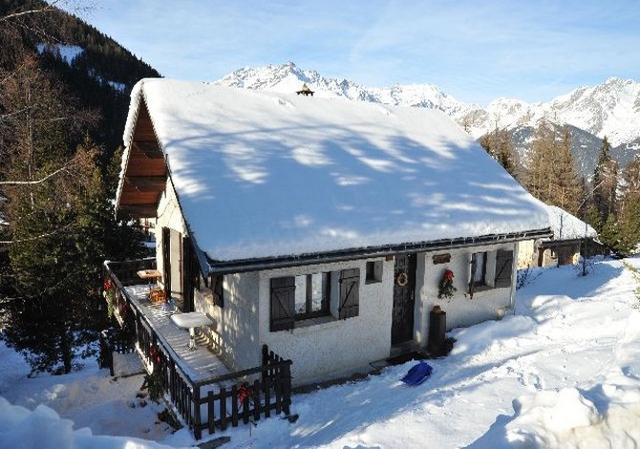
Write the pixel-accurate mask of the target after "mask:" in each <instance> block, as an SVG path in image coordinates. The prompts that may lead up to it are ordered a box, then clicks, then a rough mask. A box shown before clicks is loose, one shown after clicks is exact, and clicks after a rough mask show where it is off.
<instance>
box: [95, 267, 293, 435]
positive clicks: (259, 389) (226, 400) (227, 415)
mask: <svg viewBox="0 0 640 449" xmlns="http://www.w3.org/2000/svg"><path fill="white" fill-rule="evenodd" d="M147 268H155V259H143V260H139V261H130V262H108V263H105V275H106V276H107V277H109V278H110V279H111V282H112V283H113V285H114V286H115V288H116V289H117V290H118V292H119V297H121V298H123V299H125V300H126V301H127V302H128V304H129V307H130V308H131V312H132V313H131V314H128V316H127V320H128V321H129V324H128V326H130V327H131V328H132V329H135V342H136V346H137V348H138V350H139V351H140V353H141V356H142V359H143V361H144V362H145V366H146V367H147V370H148V371H150V372H153V373H154V374H153V375H154V376H157V380H158V381H159V383H160V385H161V388H162V391H163V392H164V394H165V397H166V398H167V399H168V400H169V401H170V402H171V404H173V406H174V408H175V411H176V412H177V414H178V415H179V416H180V417H181V418H182V420H183V422H184V423H185V425H187V426H189V428H190V429H191V430H192V431H193V434H194V436H195V438H196V439H200V438H202V434H203V431H207V432H208V433H209V434H213V433H215V432H216V431H223V430H225V429H227V427H229V426H232V427H236V426H238V425H239V424H240V423H243V424H247V423H249V422H250V421H254V422H255V421H258V420H260V419H261V417H264V418H268V417H270V416H271V415H272V413H274V414H276V415H277V414H280V413H284V414H285V415H287V416H288V415H289V414H290V407H291V360H284V359H283V358H282V357H280V356H278V355H276V354H274V352H273V351H270V350H269V348H268V347H267V346H266V345H264V346H263V347H262V363H261V365H260V366H257V367H255V368H250V369H246V370H242V371H238V372H234V373H230V374H226V375H223V376H217V377H212V378H210V379H206V380H200V381H197V382H196V381H193V380H192V379H191V378H190V377H189V376H188V375H187V374H186V373H185V372H184V371H183V370H182V369H181V367H180V362H179V361H178V360H176V356H175V352H174V351H173V350H172V349H171V348H170V347H169V346H168V345H167V344H166V343H165V342H164V341H163V340H162V339H160V338H158V335H156V333H155V332H154V330H153V327H152V326H151V324H150V322H149V321H148V320H147V318H146V317H145V316H144V314H143V313H142V312H141V311H140V310H138V308H137V306H136V304H135V302H134V301H132V300H131V299H130V298H129V296H128V294H127V292H126V290H125V289H124V286H125V285H132V284H136V283H139V282H140V281H139V280H137V276H136V271H138V270H141V269H147ZM120 276H122V278H123V280H124V281H123V280H121V279H120ZM212 357H215V356H214V355H213V354H212Z"/></svg>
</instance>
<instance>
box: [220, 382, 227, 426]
mask: <svg viewBox="0 0 640 449" xmlns="http://www.w3.org/2000/svg"><path fill="white" fill-rule="evenodd" d="M220 428H221V429H222V430H226V428H227V390H226V389H225V388H224V387H220Z"/></svg>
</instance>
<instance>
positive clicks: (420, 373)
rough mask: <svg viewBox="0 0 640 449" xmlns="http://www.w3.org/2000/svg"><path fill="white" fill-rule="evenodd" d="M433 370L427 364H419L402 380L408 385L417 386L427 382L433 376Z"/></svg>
mask: <svg viewBox="0 0 640 449" xmlns="http://www.w3.org/2000/svg"><path fill="white" fill-rule="evenodd" d="M432 371H433V368H432V367H431V365H429V364H428V363H427V362H424V361H422V362H419V363H418V364H417V365H415V366H413V367H412V368H411V369H410V370H409V372H408V373H407V374H406V375H405V376H404V377H403V378H402V379H401V380H402V382H404V383H405V384H407V385H411V386H416V385H420V384H421V383H422V382H424V381H425V380H427V379H428V378H429V376H431V372H432Z"/></svg>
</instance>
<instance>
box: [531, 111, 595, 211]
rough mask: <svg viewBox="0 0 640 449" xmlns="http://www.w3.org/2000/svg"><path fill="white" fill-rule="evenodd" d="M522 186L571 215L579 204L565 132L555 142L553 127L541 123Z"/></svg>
mask: <svg viewBox="0 0 640 449" xmlns="http://www.w3.org/2000/svg"><path fill="white" fill-rule="evenodd" d="M525 184H526V186H527V188H528V190H529V192H531V194H533V195H534V196H535V197H537V198H538V199H540V200H541V201H544V202H545V203H547V204H552V205H555V206H558V207H561V208H563V209H565V210H566V211H568V212H571V213H573V214H575V213H577V212H578V209H579V208H580V205H581V203H582V199H581V197H582V189H581V185H580V177H579V175H578V172H577V170H576V168H575V163H574V160H573V156H572V154H571V136H570V134H569V131H568V129H567V128H564V129H563V131H562V136H561V138H560V139H558V137H557V135H556V130H555V129H554V127H553V125H551V124H549V123H546V122H543V123H541V124H540V125H539V126H538V128H537V129H536V132H535V135H534V140H533V145H532V148H531V154H530V158H529V164H528V167H527V173H526V176H525Z"/></svg>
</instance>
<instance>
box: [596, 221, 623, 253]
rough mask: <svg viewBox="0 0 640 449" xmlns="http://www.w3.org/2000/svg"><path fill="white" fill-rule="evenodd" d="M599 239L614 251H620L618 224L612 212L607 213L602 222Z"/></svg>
mask: <svg viewBox="0 0 640 449" xmlns="http://www.w3.org/2000/svg"><path fill="white" fill-rule="evenodd" d="M600 240H602V243H604V245H605V246H607V247H608V248H610V249H611V250H612V251H614V252H615V253H621V252H622V251H621V250H622V249H623V248H622V245H621V243H622V242H621V232H620V225H619V223H618V221H617V220H616V217H615V215H614V214H609V216H608V217H607V220H606V221H605V222H604V225H603V226H602V231H601V232H600Z"/></svg>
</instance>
